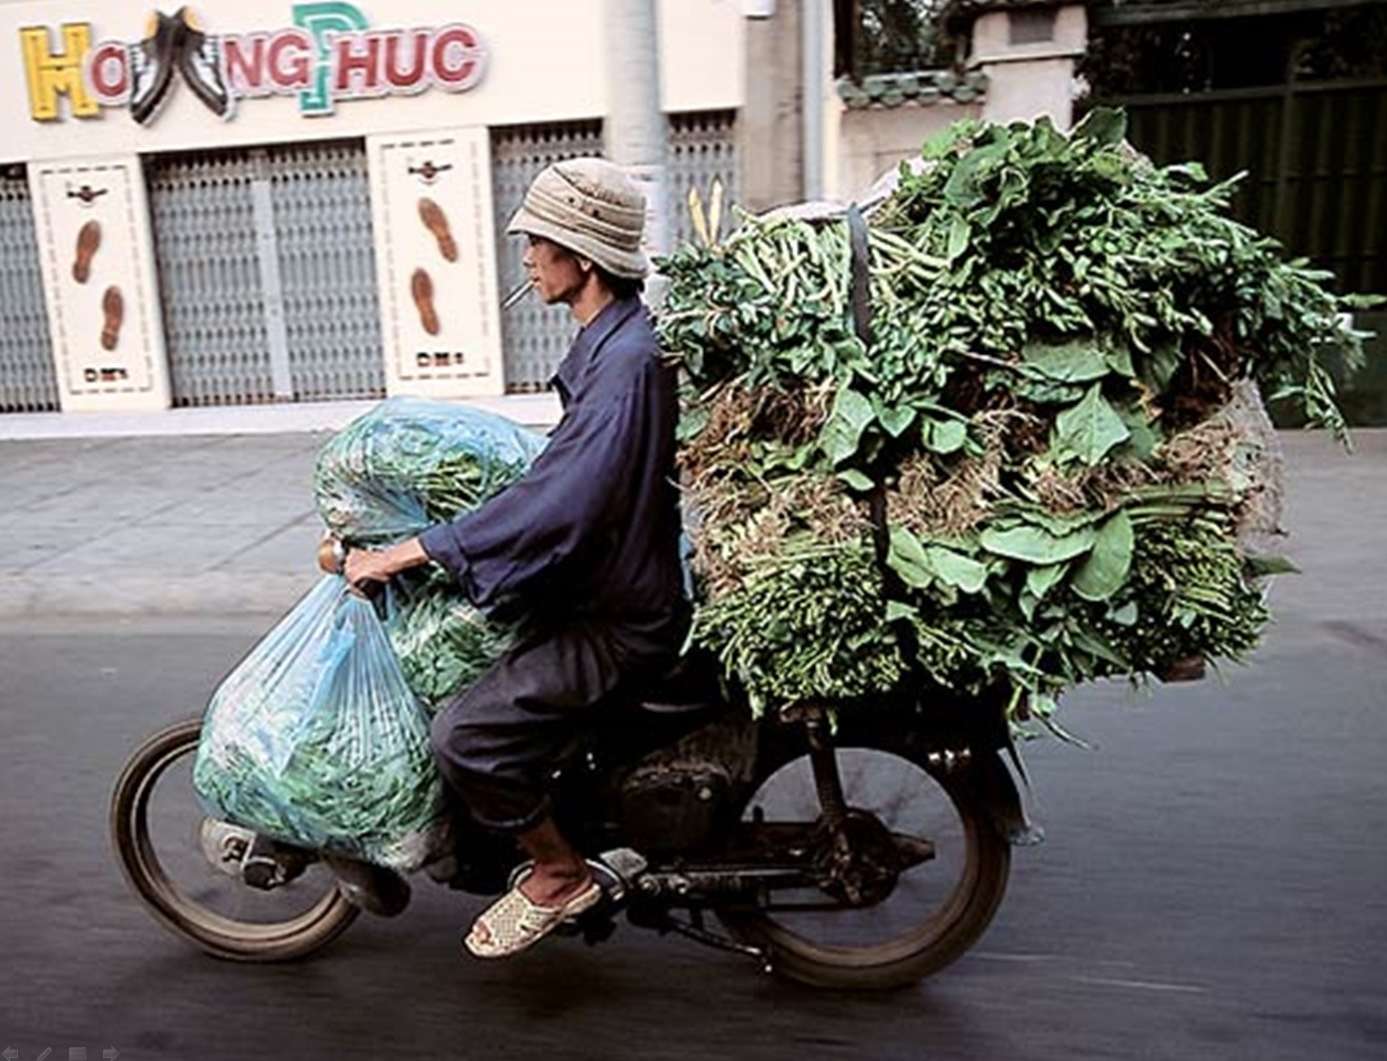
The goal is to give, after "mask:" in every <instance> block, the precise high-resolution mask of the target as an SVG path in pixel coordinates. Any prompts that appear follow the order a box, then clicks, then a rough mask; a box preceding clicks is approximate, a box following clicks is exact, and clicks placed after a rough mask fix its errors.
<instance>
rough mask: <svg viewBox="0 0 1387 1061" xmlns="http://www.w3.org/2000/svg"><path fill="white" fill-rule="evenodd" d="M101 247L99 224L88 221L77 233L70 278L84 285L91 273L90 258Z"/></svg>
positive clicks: (98, 222)
mask: <svg viewBox="0 0 1387 1061" xmlns="http://www.w3.org/2000/svg"><path fill="white" fill-rule="evenodd" d="M100 246H101V222H100V221H88V222H87V223H86V224H85V225H83V226H82V230H81V231H80V232H78V233H77V256H76V257H75V258H74V259H73V261H72V278H73V279H74V280H76V281H77V282H78V283H79V284H85V283H86V282H87V279H88V278H89V277H90V276H91V272H92V258H93V257H94V256H95V255H96V252H97V250H98V249H99V248H100Z"/></svg>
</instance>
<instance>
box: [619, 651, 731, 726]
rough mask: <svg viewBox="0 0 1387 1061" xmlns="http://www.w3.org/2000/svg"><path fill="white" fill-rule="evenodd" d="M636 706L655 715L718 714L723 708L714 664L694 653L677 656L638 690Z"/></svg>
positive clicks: (706, 657) (705, 657)
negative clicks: (667, 666) (670, 665)
mask: <svg viewBox="0 0 1387 1061" xmlns="http://www.w3.org/2000/svg"><path fill="white" fill-rule="evenodd" d="M636 703H637V705H638V707H639V709H640V710H641V711H648V712H650V713H652V714H656V715H683V714H690V713H692V712H696V711H721V710H722V709H723V706H724V705H723V699H722V695H721V690H720V689H719V687H718V679H717V669H716V664H715V661H714V660H712V659H711V658H710V657H708V656H706V655H703V654H701V653H697V652H693V653H689V654H688V655H684V656H680V657H679V658H678V659H677V660H675V662H674V665H673V666H672V667H670V668H669V670H667V671H666V672H665V673H664V674H661V675H660V676H659V677H658V678H656V679H655V680H654V681H652V682H650V683H649V684H648V685H646V686H645V687H644V688H642V689H641V690H640V692H639V693H638V695H637V697H636Z"/></svg>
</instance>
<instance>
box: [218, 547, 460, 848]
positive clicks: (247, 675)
mask: <svg viewBox="0 0 1387 1061" xmlns="http://www.w3.org/2000/svg"><path fill="white" fill-rule="evenodd" d="M193 781H194V785H195V786H196V788H197V792H198V795H199V796H200V798H201V800H202V802H203V805H204V808H205V809H206V810H207V812H208V813H209V814H211V815H213V816H214V817H217V818H221V819H225V820H227V821H231V822H235V823H236V824H238V825H242V826H245V827H246V828H249V829H254V830H255V831H256V832H260V833H264V834H266V835H269V836H272V837H274V838H275V839H278V840H282V841H284V842H285V843H289V844H294V845H297V846H300V847H306V848H311V849H314V850H328V851H332V852H335V853H339V854H344V855H348V856H351V857H353V858H359V859H363V860H365V861H368V862H375V863H378V864H379V865H383V866H389V867H390V868H392V869H398V870H402V871H408V870H412V869H415V868H417V867H418V866H420V865H422V864H423V863H424V862H425V861H427V858H428V855H429V852H430V849H431V848H432V847H433V846H434V845H435V844H436V842H437V840H438V838H439V836H440V835H441V834H442V832H443V831H444V830H445V828H446V826H445V824H444V823H445V817H444V802H443V788H442V779H441V777H440V776H439V774H438V771H437V767H436V766H435V765H434V761H433V756H432V753H431V751H430V748H429V723H428V718H427V716H426V715H425V713H424V712H423V710H422V709H421V708H420V706H419V704H418V702H417V701H416V700H415V697H414V695H413V694H412V693H411V692H410V689H409V686H408V685H407V684H406V682H405V677H404V675H403V673H402V672H401V670H400V664H399V662H398V660H397V659H396V658H395V653H394V651H393V650H392V649H391V646H390V641H389V639H388V638H387V635H386V632H385V627H384V625H383V624H382V622H381V620H380V619H379V618H378V617H377V615H376V612H375V609H374V608H373V606H372V605H371V604H370V603H369V602H367V601H364V600H362V599H360V598H358V597H356V596H354V595H352V594H351V593H350V592H349V590H348V589H347V584H346V582H345V581H344V580H343V579H341V578H339V577H337V576H335V575H330V576H328V577H326V578H324V579H323V580H322V581H321V582H320V583H319V584H318V586H317V588H315V589H314V590H313V591H312V592H310V593H309V594H308V595H307V596H306V597H304V598H303V600H301V601H300V602H299V603H298V605H297V606H296V607H295V608H294V609H293V611H291V612H290V613H289V614H288V615H286V616H285V617H284V619H283V620H282V621H281V622H280V623H279V625H278V626H276V627H275V628H274V629H273V630H272V631H271V632H270V633H269V634H268V635H267V636H266V637H265V639H264V640H262V641H261V642H260V644H258V645H257V646H256V647H255V648H254V650H252V651H251V653H250V654H249V655H248V656H247V657H246V658H245V659H244V660H242V661H241V663H240V664H239V665H238V666H237V667H236V669H235V670H234V671H232V673H231V674H230V675H229V676H228V677H227V678H226V680H225V681H223V682H222V684H221V687H220V688H218V689H217V691H216V693H215V694H214V695H213V697H212V702H211V704H210V705H209V706H208V708H207V715H206V717H205V719H204V721H203V727H202V740H201V743H200V744H199V747H198V754H197V761H196V763H195V765H194V768H193Z"/></svg>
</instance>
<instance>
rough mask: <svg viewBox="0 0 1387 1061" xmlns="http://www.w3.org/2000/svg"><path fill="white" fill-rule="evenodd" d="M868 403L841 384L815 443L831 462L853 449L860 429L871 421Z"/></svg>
mask: <svg viewBox="0 0 1387 1061" xmlns="http://www.w3.org/2000/svg"><path fill="white" fill-rule="evenodd" d="M873 416H874V414H873V412H872V403H871V402H869V401H868V400H867V399H866V398H864V397H863V396H862V395H861V394H858V393H857V391H855V390H853V389H852V388H851V387H844V388H843V389H842V390H840V391H839V392H838V396H837V398H835V399H834V401H833V412H832V414H831V415H830V416H829V418H828V423H826V424H824V428H823V431H822V433H821V434H820V436H819V445H820V446H822V447H823V451H824V452H825V453H826V454H828V458H829V460H831V461H833V462H834V463H835V464H839V463H841V462H842V461H845V460H847V459H848V458H849V457H851V456H852V455H853V454H854V453H856V452H857V447H858V444H859V443H860V442H861V441H862V432H863V431H864V430H866V427H867V425H868V424H869V423H871V421H872V418H873Z"/></svg>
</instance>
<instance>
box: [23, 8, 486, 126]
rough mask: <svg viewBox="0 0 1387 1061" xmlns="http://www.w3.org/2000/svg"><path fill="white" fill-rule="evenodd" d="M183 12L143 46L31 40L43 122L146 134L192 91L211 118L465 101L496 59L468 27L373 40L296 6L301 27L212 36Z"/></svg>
mask: <svg viewBox="0 0 1387 1061" xmlns="http://www.w3.org/2000/svg"><path fill="white" fill-rule="evenodd" d="M186 10H187V9H180V11H179V12H178V14H177V15H176V16H173V17H169V16H166V15H161V14H159V13H158V12H156V13H155V14H154V15H153V16H151V19H150V23H151V32H150V34H149V35H148V36H147V37H145V38H144V39H143V40H140V41H134V42H130V41H115V40H103V41H95V42H94V40H93V33H92V27H91V24H90V23H88V22H65V23H63V24H62V26H61V27H60V28H59V30H58V32H57V35H56V36H57V41H58V43H57V44H56V46H55V43H54V34H53V32H52V31H51V30H50V28H49V27H47V26H30V27H25V28H23V29H21V30H20V31H19V35H20V46H21V50H22V52H23V56H24V68H25V76H26V80H27V82H28V88H29V114H30V117H32V118H33V120H34V121H39V122H51V121H59V120H61V118H62V111H61V109H60V106H59V97H63V96H65V97H66V98H67V101H68V110H69V112H70V113H71V115H72V116H73V117H74V118H100V117H102V116H103V114H104V110H105V109H106V108H115V107H127V108H129V110H130V113H131V115H132V116H133V117H134V118H135V120H136V121H138V122H140V123H141V124H147V123H148V122H150V121H152V120H153V118H154V116H155V114H157V112H158V110H159V104H160V103H162V102H163V99H164V98H165V97H166V96H167V95H168V93H169V92H170V91H171V90H172V89H173V85H174V82H175V81H176V80H177V79H178V78H179V77H181V79H182V80H183V81H184V82H185V83H186V84H187V85H188V87H189V88H191V89H192V90H193V92H194V94H195V95H196V96H197V97H198V98H199V99H200V100H202V102H203V103H204V104H206V105H207V107H208V108H209V109H210V110H212V111H213V113H215V114H217V115H218V116H219V117H222V118H230V117H231V116H232V115H233V114H234V112H235V106H236V102H237V101H238V100H241V99H254V98H259V97H265V96H297V97H298V103H299V112H300V113H301V114H303V115H304V116H306V117H318V116H322V115H330V114H332V113H334V111H335V110H336V106H337V102H338V101H339V100H357V99H379V98H381V97H384V96H410V95H416V94H418V93H420V92H425V91H427V90H429V89H440V90H442V91H444V92H464V91H466V90H467V89H470V88H472V87H473V86H475V85H476V84H477V82H478V81H480V80H481V77H482V74H483V71H484V70H485V67H486V60H487V51H486V47H485V45H484V43H483V41H482V38H481V36H480V34H478V33H477V31H476V30H475V29H473V28H472V27H471V26H469V25H466V24H465V23H461V22H454V23H449V24H447V25H442V26H426V27H416V28H414V29H372V28H370V25H369V22H368V20H367V18H366V16H365V14H363V13H362V11H361V9H360V8H358V7H356V6H355V5H354V4H350V3H346V2H343V0H316V2H311V3H300V4H294V5H293V7H292V8H291V9H290V11H291V21H292V23H293V24H292V25H291V26H287V27H285V28H282V29H278V30H272V31H259V32H250V33H239V34H233V33H223V34H215V35H214V34H210V33H206V32H204V31H203V30H202V29H201V27H200V26H197V25H195V24H193V23H192V22H191V21H190V20H189V19H188V17H187V16H186V15H185V12H186Z"/></svg>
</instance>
